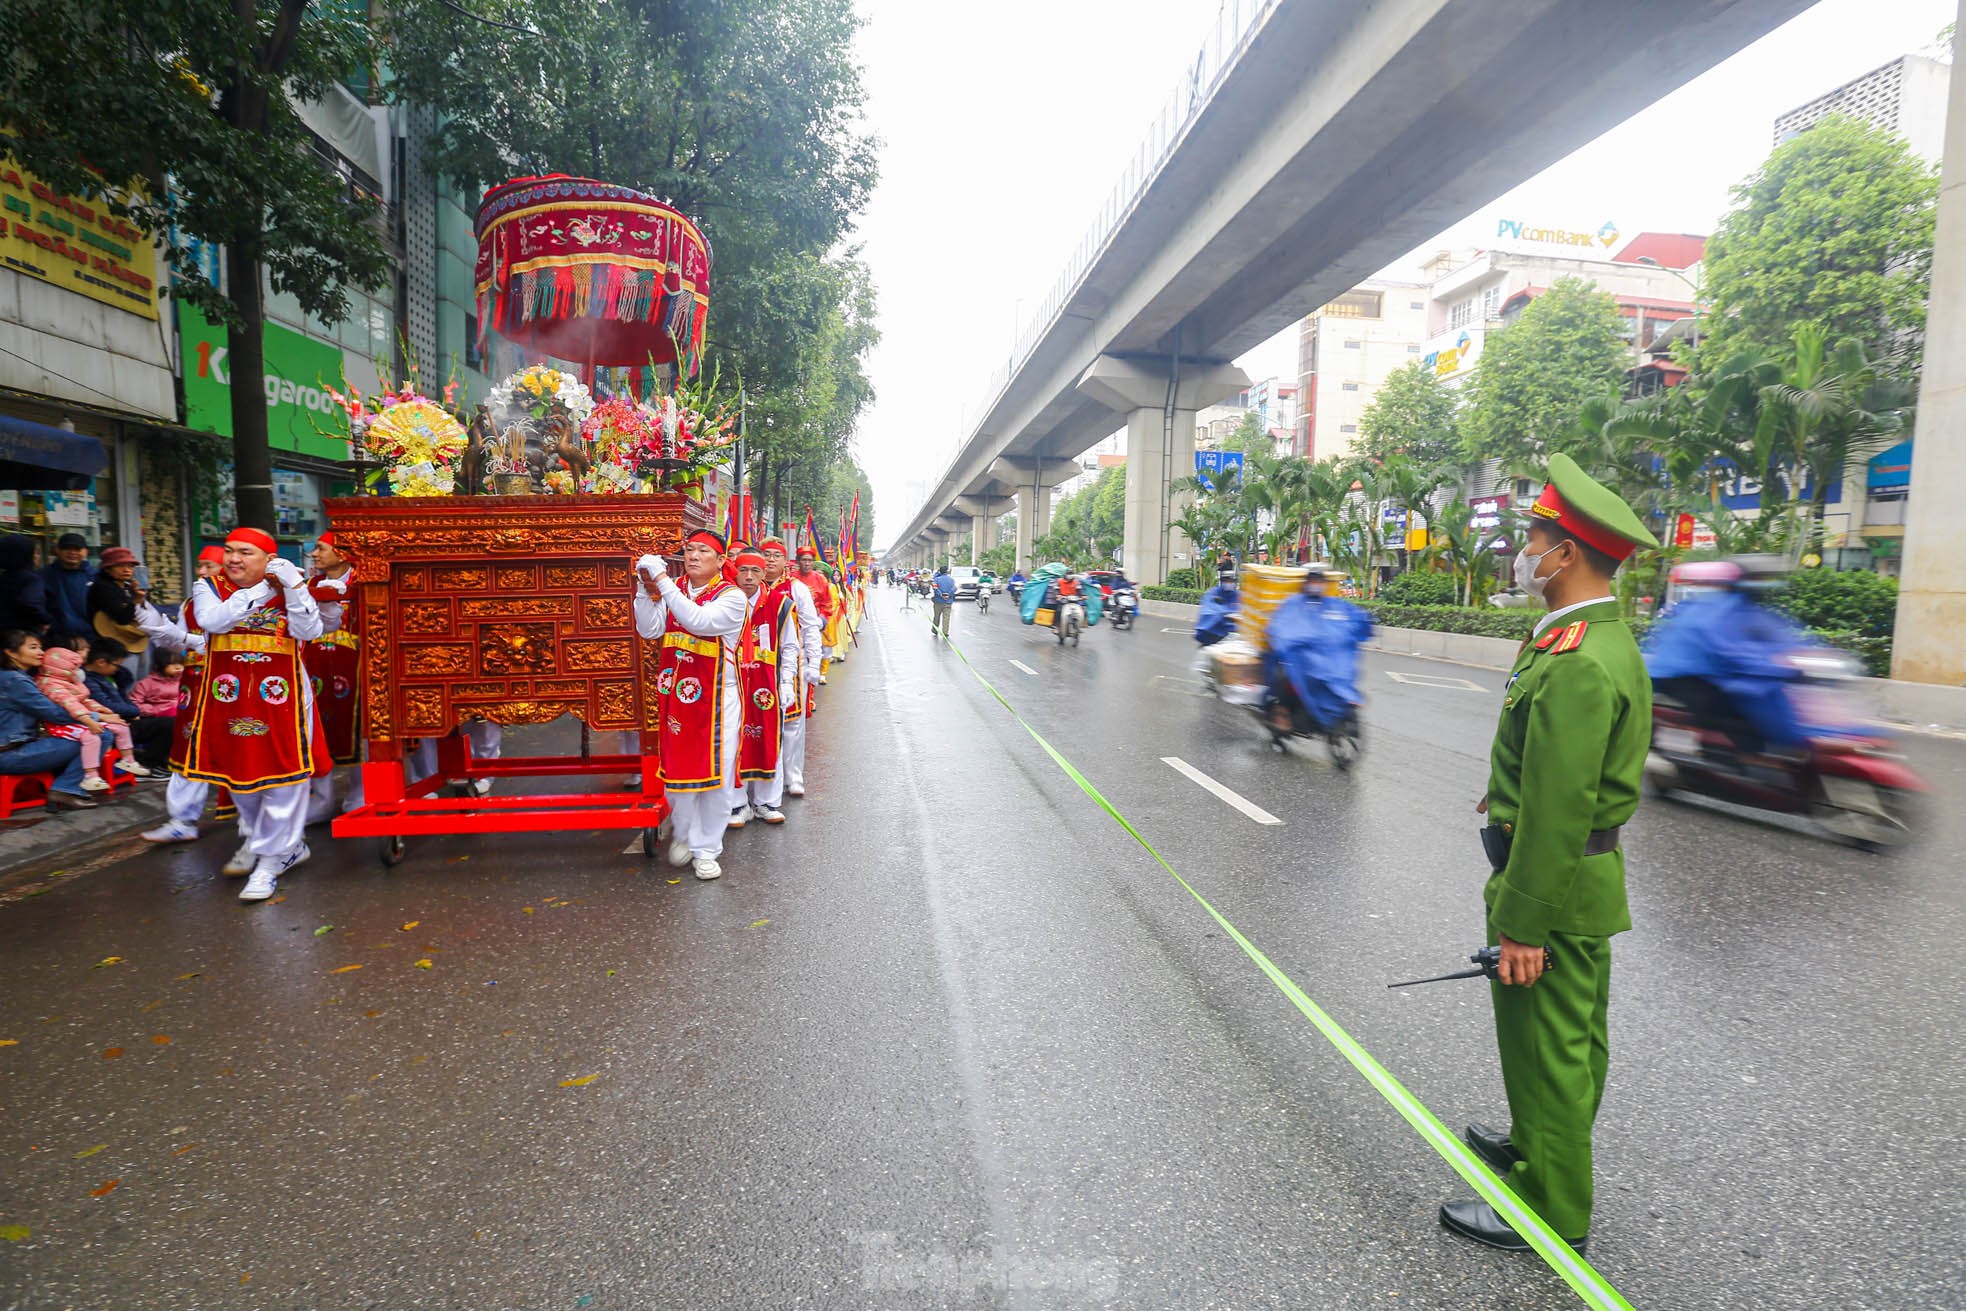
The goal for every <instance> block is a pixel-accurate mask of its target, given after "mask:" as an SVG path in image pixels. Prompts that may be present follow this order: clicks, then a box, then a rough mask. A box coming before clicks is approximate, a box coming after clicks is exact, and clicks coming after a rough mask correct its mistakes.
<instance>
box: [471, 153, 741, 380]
mask: <svg viewBox="0 0 1966 1311" xmlns="http://www.w3.org/2000/svg"><path fill="white" fill-rule="evenodd" d="M476 282H477V294H478V331H479V339H480V343H481V344H482V341H483V335H484V333H485V332H487V331H492V332H497V333H498V334H499V335H500V336H502V337H504V338H505V339H506V340H507V341H510V342H513V343H515V344H517V345H519V346H523V347H526V348H528V349H529V350H530V351H531V352H532V353H534V354H536V355H551V356H553V357H554V358H556V359H561V360H567V361H569V362H571V363H574V364H580V365H606V366H610V367H627V368H639V367H641V366H642V365H646V364H648V363H650V362H653V363H656V364H672V363H673V364H675V365H677V367H678V368H679V369H680V370H681V372H682V373H683V374H685V375H689V374H694V373H695V372H696V370H697V366H698V365H699V363H700V362H701V360H702V355H703V324H704V320H705V319H707V318H708V317H709V313H710V246H709V243H707V242H706V241H704V239H703V233H702V232H701V231H699V230H698V229H697V226H696V225H695V224H694V223H692V222H690V221H689V220H688V219H687V218H685V217H683V215H682V214H680V213H678V212H677V211H676V210H675V209H673V208H672V207H670V206H668V205H665V204H663V203H662V202H661V201H659V200H657V199H656V198H655V197H653V196H651V195H648V194H647V193H645V192H641V191H635V190H633V189H631V188H628V187H617V186H614V185H611V184H610V183H606V182H596V181H594V180H592V179H591V178H576V177H568V176H566V175H564V174H559V173H555V174H550V175H548V176H546V177H536V178H514V179H512V180H511V181H510V182H505V183H501V184H500V185H498V186H496V187H493V188H492V189H491V190H490V191H488V192H486V193H485V199H484V202H483V203H482V204H480V205H479V206H478V265H477V277H476Z"/></svg>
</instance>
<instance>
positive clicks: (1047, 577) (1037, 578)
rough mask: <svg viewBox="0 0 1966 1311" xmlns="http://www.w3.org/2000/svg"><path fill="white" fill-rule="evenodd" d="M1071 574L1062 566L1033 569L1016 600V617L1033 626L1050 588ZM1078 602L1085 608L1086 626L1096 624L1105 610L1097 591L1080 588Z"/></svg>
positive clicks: (1066, 566) (1093, 588) (1042, 566)
mask: <svg viewBox="0 0 1966 1311" xmlns="http://www.w3.org/2000/svg"><path fill="white" fill-rule="evenodd" d="M1071 572H1072V568H1071V566H1070V565H1064V564H1047V565H1039V566H1038V567H1037V568H1036V569H1033V570H1032V571H1031V577H1030V579H1029V580H1028V581H1027V582H1025V584H1024V594H1023V595H1022V596H1020V597H1018V598H1017V617H1018V618H1020V619H1022V620H1023V621H1024V622H1025V623H1027V624H1035V623H1036V622H1037V621H1038V609H1039V607H1041V606H1042V605H1044V603H1045V597H1047V596H1049V595H1050V594H1051V589H1052V586H1053V585H1054V584H1055V583H1057V581H1058V580H1059V579H1061V578H1063V577H1064V576H1065V575H1066V574H1069V573H1071ZM1079 601H1080V603H1081V604H1083V605H1084V606H1085V622H1086V623H1087V624H1088V625H1091V624H1096V623H1098V622H1099V616H1100V614H1101V612H1102V611H1103V610H1104V609H1105V599H1104V598H1103V597H1101V596H1100V595H1099V589H1098V588H1096V587H1089V586H1088V587H1083V588H1081V589H1080V590H1079Z"/></svg>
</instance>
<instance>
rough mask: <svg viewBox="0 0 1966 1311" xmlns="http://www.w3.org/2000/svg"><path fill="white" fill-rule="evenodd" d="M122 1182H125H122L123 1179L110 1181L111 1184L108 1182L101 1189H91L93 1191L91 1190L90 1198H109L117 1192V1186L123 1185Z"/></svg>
mask: <svg viewBox="0 0 1966 1311" xmlns="http://www.w3.org/2000/svg"><path fill="white" fill-rule="evenodd" d="M122 1182H123V1181H122V1180H121V1179H111V1180H110V1181H109V1182H107V1183H105V1184H104V1185H103V1186H102V1187H100V1188H91V1189H90V1190H89V1196H91V1197H107V1196H109V1195H110V1194H111V1193H113V1192H115V1191H116V1185H117V1184H120V1183H122Z"/></svg>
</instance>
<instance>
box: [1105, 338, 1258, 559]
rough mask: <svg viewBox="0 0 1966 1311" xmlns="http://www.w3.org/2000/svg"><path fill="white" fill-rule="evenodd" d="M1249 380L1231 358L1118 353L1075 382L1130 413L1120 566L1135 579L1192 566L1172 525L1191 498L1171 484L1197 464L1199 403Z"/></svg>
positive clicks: (1190, 553) (1208, 402)
mask: <svg viewBox="0 0 1966 1311" xmlns="http://www.w3.org/2000/svg"><path fill="white" fill-rule="evenodd" d="M1248 386H1249V375H1248V374H1246V373H1244V372H1243V371H1242V370H1241V369H1238V368H1236V367H1235V366H1234V365H1233V364H1216V363H1208V362H1203V361H1194V362H1190V361H1186V360H1183V361H1182V362H1181V364H1180V369H1179V377H1178V379H1177V378H1176V377H1175V375H1174V372H1173V371H1172V370H1171V369H1170V366H1169V365H1168V364H1167V363H1166V362H1161V361H1144V360H1139V359H1131V358H1123V357H1120V356H1114V355H1102V356H1100V357H1099V358H1098V359H1097V360H1094V361H1093V363H1092V367H1091V368H1089V369H1087V370H1086V371H1085V374H1084V376H1083V377H1081V378H1080V379H1079V381H1078V390H1079V391H1080V392H1081V393H1082V394H1084V395H1086V396H1089V397H1091V398H1092V399H1094V400H1096V401H1098V402H1099V403H1100V404H1101V405H1104V406H1106V407H1108V408H1109V409H1113V410H1117V411H1119V412H1120V413H1122V414H1124V415H1125V416H1126V535H1125V540H1124V543H1123V545H1122V546H1121V548H1120V567H1121V568H1122V569H1123V570H1125V572H1126V576H1127V577H1128V578H1131V579H1132V580H1133V581H1134V582H1136V583H1141V584H1143V585H1152V584H1155V583H1159V582H1162V581H1164V580H1165V579H1166V578H1167V575H1168V572H1169V571H1170V570H1173V569H1180V568H1185V567H1190V566H1192V565H1193V564H1194V563H1195V561H1194V559H1193V558H1192V557H1193V552H1194V548H1193V546H1192V545H1191V544H1190V543H1189V541H1188V537H1187V534H1185V533H1183V532H1182V531H1181V530H1180V529H1179V528H1176V527H1175V526H1174V520H1175V519H1176V518H1177V517H1178V516H1179V515H1180V514H1181V512H1182V510H1183V509H1185V508H1186V505H1187V503H1188V501H1189V499H1190V497H1189V496H1188V494H1186V493H1180V494H1176V493H1174V492H1173V491H1172V490H1171V485H1172V484H1173V482H1174V481H1175V480H1176V479H1177V478H1186V477H1191V476H1192V475H1193V474H1194V471H1195V411H1196V410H1199V409H1201V408H1203V407H1204V406H1208V405H1213V404H1215V402H1217V401H1220V400H1225V399H1227V398H1228V397H1230V396H1233V395H1235V394H1236V393H1237V392H1239V391H1242V390H1243V389H1245V388H1247V387H1248Z"/></svg>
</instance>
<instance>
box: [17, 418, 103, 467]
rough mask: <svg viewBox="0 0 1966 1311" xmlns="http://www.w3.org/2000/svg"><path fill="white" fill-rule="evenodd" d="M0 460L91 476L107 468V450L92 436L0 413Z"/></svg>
mask: <svg viewBox="0 0 1966 1311" xmlns="http://www.w3.org/2000/svg"><path fill="white" fill-rule="evenodd" d="M0 460H11V461H13V462H14V463H15V464H28V465H33V466H34V467H35V468H38V469H60V470H62V471H63V472H65V473H79V474H82V475H84V476H86V477H90V478H93V477H95V476H96V475H97V474H99V473H101V472H102V471H103V470H104V469H106V468H108V467H109V452H108V451H106V450H104V449H103V445H102V443H101V442H99V441H97V440H96V439H95V438H93V437H84V436H81V435H80V434H78V433H72V432H69V431H68V430H67V429H66V428H50V427H49V426H48V425H47V424H45V423H32V422H30V421H28V420H26V419H16V418H14V417H13V416H11V415H7V414H0Z"/></svg>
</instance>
